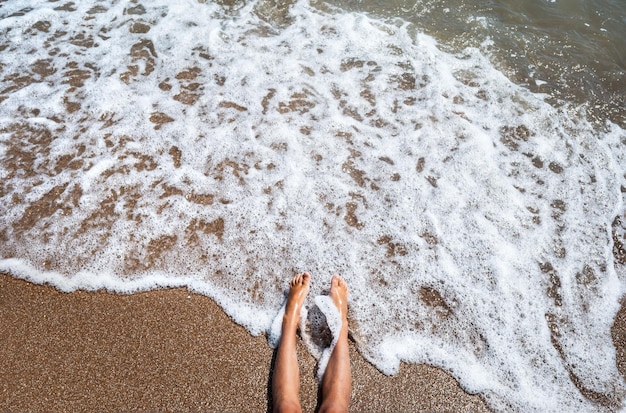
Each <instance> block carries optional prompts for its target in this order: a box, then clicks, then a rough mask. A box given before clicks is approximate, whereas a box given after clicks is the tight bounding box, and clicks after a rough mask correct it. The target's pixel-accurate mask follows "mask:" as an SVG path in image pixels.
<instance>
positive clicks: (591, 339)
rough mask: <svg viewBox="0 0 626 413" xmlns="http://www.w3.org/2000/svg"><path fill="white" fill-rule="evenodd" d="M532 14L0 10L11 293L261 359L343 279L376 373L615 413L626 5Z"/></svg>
mask: <svg viewBox="0 0 626 413" xmlns="http://www.w3.org/2000/svg"><path fill="white" fill-rule="evenodd" d="M528 4H529V2H505V1H501V2H489V3H488V4H486V5H482V6H480V7H478V6H474V5H471V4H466V3H463V2H453V1H440V2H435V1H425V2H420V3H411V4H409V3H402V2H398V3H397V4H396V3H392V2H385V3H381V2H365V3H363V2H348V3H346V4H343V5H341V6H342V8H340V7H339V6H340V4H334V5H333V4H330V3H322V2H307V1H296V2H285V3H280V4H278V5H277V4H276V3H273V2H263V1H251V2H243V1H241V2H239V1H233V2H227V3H226V2H216V3H212V2H199V1H195V0H188V1H184V2H180V3H178V4H176V5H172V4H171V3H170V2H166V1H154V2H116V1H109V2H103V1H98V2H96V1H92V2H89V1H84V2H80V3H78V2H77V3H74V2H63V1H56V2H54V1H53V2H49V1H12V2H5V3H1V4H0V144H1V145H0V177H1V179H0V198H1V200H0V214H1V215H2V217H3V220H2V221H1V222H0V240H1V243H0V257H1V259H0V270H4V271H9V272H11V273H12V274H14V275H15V276H17V277H21V278H25V279H29V280H31V281H34V282H40V283H43V282H47V283H51V284H53V285H55V286H56V287H57V288H59V289H61V290H63V291H72V290H75V289H98V288H106V289H109V290H112V291H118V292H123V293H132V292H135V291H140V290H146V289H152V288H160V287H168V286H182V285H186V286H189V287H190V288H191V289H193V290H195V291H198V292H200V293H203V294H206V295H208V296H211V297H212V298H214V299H215V300H216V301H217V302H218V303H219V304H220V305H221V306H222V307H223V308H224V309H225V310H226V312H227V313H229V314H230V315H231V316H232V317H233V318H234V319H235V320H236V321H237V322H238V323H240V324H242V325H244V326H245V327H246V328H248V329H249V331H250V332H251V333H252V334H262V333H266V332H267V331H268V329H269V328H270V326H271V323H272V320H273V318H274V316H275V315H276V313H277V312H278V311H279V309H280V307H281V305H282V303H283V300H284V297H285V295H284V294H285V289H286V287H287V282H288V279H289V278H290V277H291V276H292V275H293V274H295V273H296V272H301V271H305V270H306V271H309V272H311V273H312V274H313V281H312V294H311V299H310V300H309V302H308V306H309V310H311V311H310V313H311V314H313V313H314V311H312V310H314V303H315V300H314V297H315V296H316V295H319V294H322V293H323V292H324V291H325V290H326V289H327V288H328V282H329V280H330V276H331V275H332V274H333V273H335V272H337V273H340V274H342V275H343V276H344V277H345V278H346V280H347V281H348V283H349V285H350V320H351V335H352V337H353V339H354V340H355V341H356V342H357V345H358V347H359V350H360V351H361V353H362V354H363V355H364V357H366V358H367V359H368V360H370V361H371V362H372V363H373V364H374V365H376V366H377V367H378V368H379V369H380V370H381V371H383V372H385V373H387V374H393V373H394V372H395V371H397V369H398V366H399V363H400V362H401V361H407V362H411V363H429V364H432V365H435V366H439V367H441V368H443V369H445V370H447V371H449V372H450V373H451V374H452V375H453V376H454V377H455V378H457V379H458V380H459V382H460V383H461V385H462V386H463V387H464V388H465V389H466V390H467V391H469V392H472V393H481V394H483V395H484V397H485V398H486V400H487V402H488V403H489V404H490V405H491V406H492V407H493V408H494V409H495V410H496V411H510V410H513V411H610V410H614V409H616V408H617V407H618V406H620V405H621V403H622V400H623V398H624V396H625V394H626V393H625V389H626V387H625V383H624V379H623V378H622V377H621V376H620V374H619V372H618V371H617V368H616V363H615V349H614V348H613V344H612V341H611V336H610V327H611V325H612V323H613V319H614V316H615V314H616V312H617V310H618V308H619V300H620V298H621V296H622V294H623V293H624V287H625V285H626V284H625V281H626V271H625V269H624V265H625V262H626V256H625V254H624V249H623V242H624V234H625V233H626V215H625V211H626V209H625V207H624V192H626V176H625V175H626V174H625V170H626V149H625V148H626V132H625V131H624V129H623V128H624V121H623V120H624V95H625V93H624V50H626V49H625V48H623V47H621V46H622V45H623V42H624V39H623V36H622V35H621V33H623V31H617V30H621V29H623V27H624V25H625V23H624V20H623V18H622V19H621V20H620V18H619V17H618V16H619V11H620V10H621V11H623V6H622V5H621V3H619V2H617V3H616V2H611V1H609V0H605V1H596V2H586V3H585V4H584V5H583V3H582V2H560V1H558V0H557V1H554V2H541V4H540V5H539V6H536V7H535V6H533V7H535V8H533V7H531V6H527V5H528ZM588 4H592V5H593V7H591V6H588ZM583 6H585V7H587V8H589V15H588V18H587V19H585V18H583V17H584V16H583V17H580V15H581V10H583V9H585V8H584V7H583ZM577 7H578V8H577ZM581 7H583V8H582V9H581ZM550 10H552V11H553V14H552V15H550V14H548V13H547V11H550ZM585 10H586V9H585ZM568 13H569V14H568ZM622 15H623V13H622ZM594 16H595V17H594ZM550 19H552V20H550ZM594 19H597V20H594ZM566 23H567V24H566ZM568 24H570V25H569V26H568ZM586 24H589V31H590V33H591V32H592V31H593V30H596V32H593V33H594V34H590V33H586V32H584V30H585V29H584V28H585V27H587V26H586ZM466 26H467V27H469V29H467V27H466ZM522 28H523V29H522ZM602 29H604V31H602ZM559 36H561V37H559ZM568 36H570V37H571V38H575V40H576V41H573V40H571V42H570V43H567V44H570V45H571V47H563V48H564V49H566V50H568V52H567V53H566V52H562V53H561V55H558V54H555V52H554V49H553V48H552V47H553V46H554V45H556V44H559V42H561V43H563V42H565V40H567V38H568ZM577 36H578V37H577ZM594 36H595V37H594ZM603 36H604V37H603ZM541 39H543V40H541ZM564 39H565V40H564ZM513 43H515V45H516V46H515V47H516V50H517V52H516V53H515V56H513V55H512V53H511V52H510V51H511V50H512V49H511V47H513V46H512V44H513ZM583 44H587V45H588V47H589V48H590V50H593V51H594V53H596V54H593V53H584V52H579V53H578V55H577V54H576V53H574V52H573V51H572V50H574V51H576V50H578V49H577V48H584V47H583V46H582V45H583ZM602 45H605V46H606V47H605V49H601V48H602ZM603 50H604V52H603ZM611 50H613V54H611V52H610V51H611ZM529 62H532V66H530V65H529ZM576 64H578V65H579V66H578V67H579V70H578V69H577V70H578V72H575V71H572V70H569V71H568V67H569V68H574V67H576V66H575V65H576ZM576 73H578V74H576ZM576 82H580V83H576ZM306 331H307V332H305V335H307V334H309V333H310V331H312V330H306ZM305 338H306V339H307V342H310V343H314V342H315V337H305ZM311 346H312V351H314V352H315V351H316V349H315V348H314V347H315V345H314V344H311Z"/></svg>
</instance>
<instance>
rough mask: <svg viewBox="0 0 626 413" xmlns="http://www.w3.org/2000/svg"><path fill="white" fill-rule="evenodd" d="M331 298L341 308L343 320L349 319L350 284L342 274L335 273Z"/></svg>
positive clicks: (331, 282) (331, 287)
mask: <svg viewBox="0 0 626 413" xmlns="http://www.w3.org/2000/svg"><path fill="white" fill-rule="evenodd" d="M329 296H330V298H331V299H332V300H333V303H334V304H335V306H336V307H337V310H339V315H341V320H347V318H348V284H347V283H346V281H345V280H344V279H343V278H341V276H339V275H337V274H335V275H333V278H332V279H331V280H330V293H329Z"/></svg>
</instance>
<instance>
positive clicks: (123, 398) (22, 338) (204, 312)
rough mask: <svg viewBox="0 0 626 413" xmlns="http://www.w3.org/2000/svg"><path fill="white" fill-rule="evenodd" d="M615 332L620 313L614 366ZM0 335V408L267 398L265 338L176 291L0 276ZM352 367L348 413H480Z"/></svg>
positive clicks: (419, 369) (308, 401)
mask: <svg viewBox="0 0 626 413" xmlns="http://www.w3.org/2000/svg"><path fill="white" fill-rule="evenodd" d="M622 310H623V309H622ZM625 325H626V323H625V317H624V311H620V314H619V315H618V317H617V321H616V323H615V327H614V329H613V334H614V340H616V345H617V347H618V356H619V360H618V366H620V368H621V367H622V366H624V365H625V363H624V345H623V343H624V338H625V337H626V333H625V332H626V330H625V329H624V326H625ZM0 331H1V332H2V335H1V339H0V360H2V363H0V391H1V397H0V411H1V412H7V411H10V412H24V411H35V412H60V411H72V412H79V411H89V412H93V411H115V412H119V411H131V410H132V411H159V412H161V411H203V412H218V411H219V412H228V411H232V412H262V411H266V410H267V409H268V405H269V403H270V402H271V401H270V400H269V399H268V384H269V378H270V371H271V360H272V353H273V351H272V349H271V348H270V347H269V346H268V344H267V340H266V338H265V337H251V336H250V334H248V332H247V331H246V330H245V329H243V328H242V327H240V326H238V325H236V324H234V323H233V322H232V321H231V320H230V318H229V317H228V316H227V315H225V314H224V313H223V312H222V310H221V309H220V308H219V307H218V306H217V305H216V304H215V303H214V302H213V301H212V300H211V299H209V298H207V297H205V296H201V295H198V294H193V293H190V292H188V291H186V290H185V289H172V290H158V291H152V292H147V293H139V294H133V295H118V294H110V293H105V292H95V293H94V292H83V291H79V292H75V293H71V294H66V293H61V292H59V291H57V290H55V289H54V288H51V287H48V286H40V285H34V284H31V283H28V282H25V281H22V280H17V279H14V278H12V277H10V276H8V275H6V274H0ZM298 354H299V358H300V365H301V380H302V385H301V400H302V404H303V408H304V409H305V411H313V410H314V409H315V404H316V399H317V397H316V396H317V391H318V387H317V382H316V380H315V376H314V375H315V360H314V359H313V358H312V357H311V356H310V355H309V354H308V352H307V351H306V349H305V348H304V345H303V344H302V343H300V347H299V350H298ZM351 360H352V366H353V367H352V368H353V380H354V385H353V392H352V404H351V411H353V412H359V411H363V412H365V411H377V412H400V411H412V412H415V411H428V412H444V411H453V412H461V411H476V412H478V411H488V408H487V406H486V404H485V403H484V401H483V400H482V399H481V398H480V397H479V396H476V395H469V394H467V393H466V392H464V391H463V390H462V389H461V388H460V387H459V385H458V383H457V382H456V381H455V380H454V379H453V378H452V377H451V376H450V375H448V374H447V373H446V372H444V371H442V370H440V369H437V368H434V367H430V366H425V365H402V367H401V369H400V372H399V374H397V375H395V376H393V377H387V376H385V375H383V374H381V373H380V372H379V371H378V370H376V369H375V368H374V367H373V366H371V365H370V364H369V363H368V362H366V361H365V360H364V359H363V358H362V357H361V356H360V355H359V354H358V352H357V351H356V349H355V347H354V346H353V345H351ZM620 371H622V374H623V370H620Z"/></svg>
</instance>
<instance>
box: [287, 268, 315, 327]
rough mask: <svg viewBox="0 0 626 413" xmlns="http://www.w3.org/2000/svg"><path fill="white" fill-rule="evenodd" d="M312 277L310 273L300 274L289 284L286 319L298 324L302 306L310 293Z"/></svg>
mask: <svg viewBox="0 0 626 413" xmlns="http://www.w3.org/2000/svg"><path fill="white" fill-rule="evenodd" d="M310 281H311V276H310V275H309V273H308V272H304V273H302V274H298V275H296V276H295V277H293V278H292V279H291V281H290V282H289V296H288V297H287V304H286V305H285V319H286V320H290V321H295V322H297V321H298V320H299V319H300V311H301V310H302V304H304V300H305V298H306V296H307V294H308V293H309V282H310Z"/></svg>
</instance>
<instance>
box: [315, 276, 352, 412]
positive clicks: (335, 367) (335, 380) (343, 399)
mask: <svg viewBox="0 0 626 413" xmlns="http://www.w3.org/2000/svg"><path fill="white" fill-rule="evenodd" d="M330 298H331V299H332V300H333V303H335V306H337V309H338V310H339V314H340V316H341V331H340V333H339V338H338V340H337V344H336V345H335V348H334V349H333V352H332V354H331V355H330V359H329V360H328V365H327V366H326V371H325V372H324V377H323V378H322V403H321V406H320V410H319V411H320V413H325V412H347V411H348V407H349V406H350V392H351V391H352V375H351V373H350V353H349V350H348V284H346V282H345V281H344V279H343V278H341V277H340V276H338V275H333V278H332V280H331V282H330Z"/></svg>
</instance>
